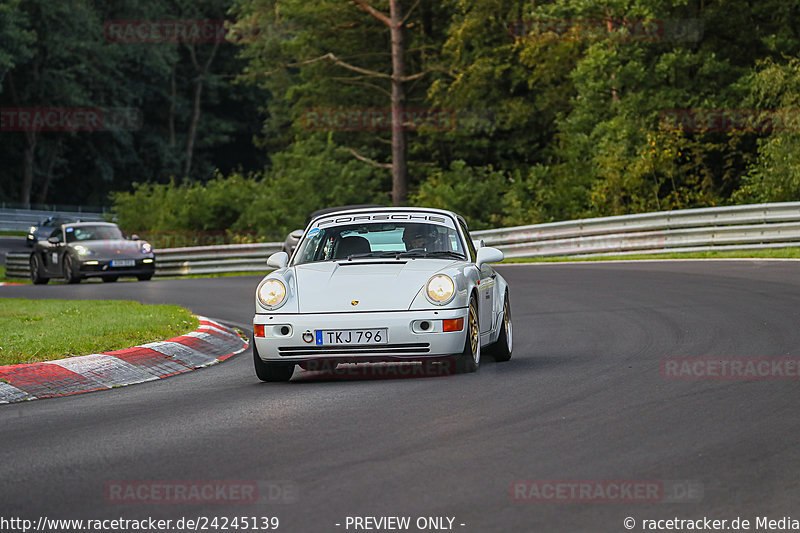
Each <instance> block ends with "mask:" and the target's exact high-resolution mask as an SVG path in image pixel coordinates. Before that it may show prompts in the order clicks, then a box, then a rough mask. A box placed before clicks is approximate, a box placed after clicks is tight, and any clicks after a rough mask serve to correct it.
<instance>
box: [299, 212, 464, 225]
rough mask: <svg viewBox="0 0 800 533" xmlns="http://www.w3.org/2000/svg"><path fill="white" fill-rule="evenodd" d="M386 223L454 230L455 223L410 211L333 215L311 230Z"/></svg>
mask: <svg viewBox="0 0 800 533" xmlns="http://www.w3.org/2000/svg"><path fill="white" fill-rule="evenodd" d="M386 222H397V223H403V222H415V223H428V224H438V225H442V226H446V227H448V228H451V229H455V223H454V222H453V220H452V218H450V217H448V216H446V215H444V214H441V215H440V214H438V213H424V212H414V211H410V212H408V213H397V212H391V213H381V212H377V213H374V212H372V213H353V214H349V215H333V216H330V217H321V218H319V219H318V220H317V221H316V222H314V224H313V225H312V227H313V228H328V227H333V226H339V225H349V224H371V223H386Z"/></svg>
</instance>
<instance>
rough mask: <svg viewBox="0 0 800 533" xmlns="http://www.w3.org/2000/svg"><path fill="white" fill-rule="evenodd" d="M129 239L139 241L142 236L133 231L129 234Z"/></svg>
mask: <svg viewBox="0 0 800 533" xmlns="http://www.w3.org/2000/svg"><path fill="white" fill-rule="evenodd" d="M131 240H132V241H140V240H142V238H141V237H139V236H138V235H136V234H135V233H134V234H133V235H131Z"/></svg>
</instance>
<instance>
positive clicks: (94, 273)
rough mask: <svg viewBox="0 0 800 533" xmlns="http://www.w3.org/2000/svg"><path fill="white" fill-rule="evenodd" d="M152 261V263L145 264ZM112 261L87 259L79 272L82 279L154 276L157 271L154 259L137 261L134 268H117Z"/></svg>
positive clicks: (82, 263)
mask: <svg viewBox="0 0 800 533" xmlns="http://www.w3.org/2000/svg"><path fill="white" fill-rule="evenodd" d="M147 259H150V260H151V261H152V262H149V263H145V262H144V261H145V260H147ZM111 261H112V260H110V259H106V260H102V259H100V260H97V259H87V260H85V261H81V264H80V268H79V272H80V275H81V276H82V277H86V278H89V277H98V276H99V277H104V276H105V277H113V276H152V275H153V274H154V273H155V271H156V262H155V259H152V258H143V259H136V260H135V264H134V265H133V266H127V267H115V266H112V265H111Z"/></svg>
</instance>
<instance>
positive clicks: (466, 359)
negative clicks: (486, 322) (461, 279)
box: [456, 294, 481, 374]
mask: <svg viewBox="0 0 800 533" xmlns="http://www.w3.org/2000/svg"><path fill="white" fill-rule="evenodd" d="M478 316H479V315H478V300H477V299H476V298H475V295H474V294H473V295H472V296H470V298H469V312H468V313H467V324H466V328H467V332H466V336H465V339H464V351H463V352H461V354H460V355H458V356H457V357H456V371H457V372H458V373H459V374H465V373H469V372H475V371H476V370H478V367H479V366H480V364H481V328H480V322H479V320H478Z"/></svg>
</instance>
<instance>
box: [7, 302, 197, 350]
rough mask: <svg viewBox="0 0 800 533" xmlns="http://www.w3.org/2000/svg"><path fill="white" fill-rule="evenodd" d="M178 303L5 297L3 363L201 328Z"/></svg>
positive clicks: (116, 346) (115, 347) (121, 345)
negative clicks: (161, 303) (148, 303)
mask: <svg viewBox="0 0 800 533" xmlns="http://www.w3.org/2000/svg"><path fill="white" fill-rule="evenodd" d="M197 325H198V320H197V318H196V317H194V316H192V313H191V311H189V310H188V309H184V308H182V307H178V306H176V305H143V304H140V303H137V302H127V301H119V300H106V301H92V300H26V299H11V298H0V365H11V364H18V363H32V362H38V361H50V360H53V359H61V358H64V357H71V356H75V355H88V354H92V353H101V352H108V351H111V350H121V349H123V348H130V347H131V346H136V345H139V344H145V343H148V342H153V341H160V340H166V339H170V338H172V337H177V336H178V335H182V334H184V333H187V332H189V331H193V330H194V329H195V328H197Z"/></svg>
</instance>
